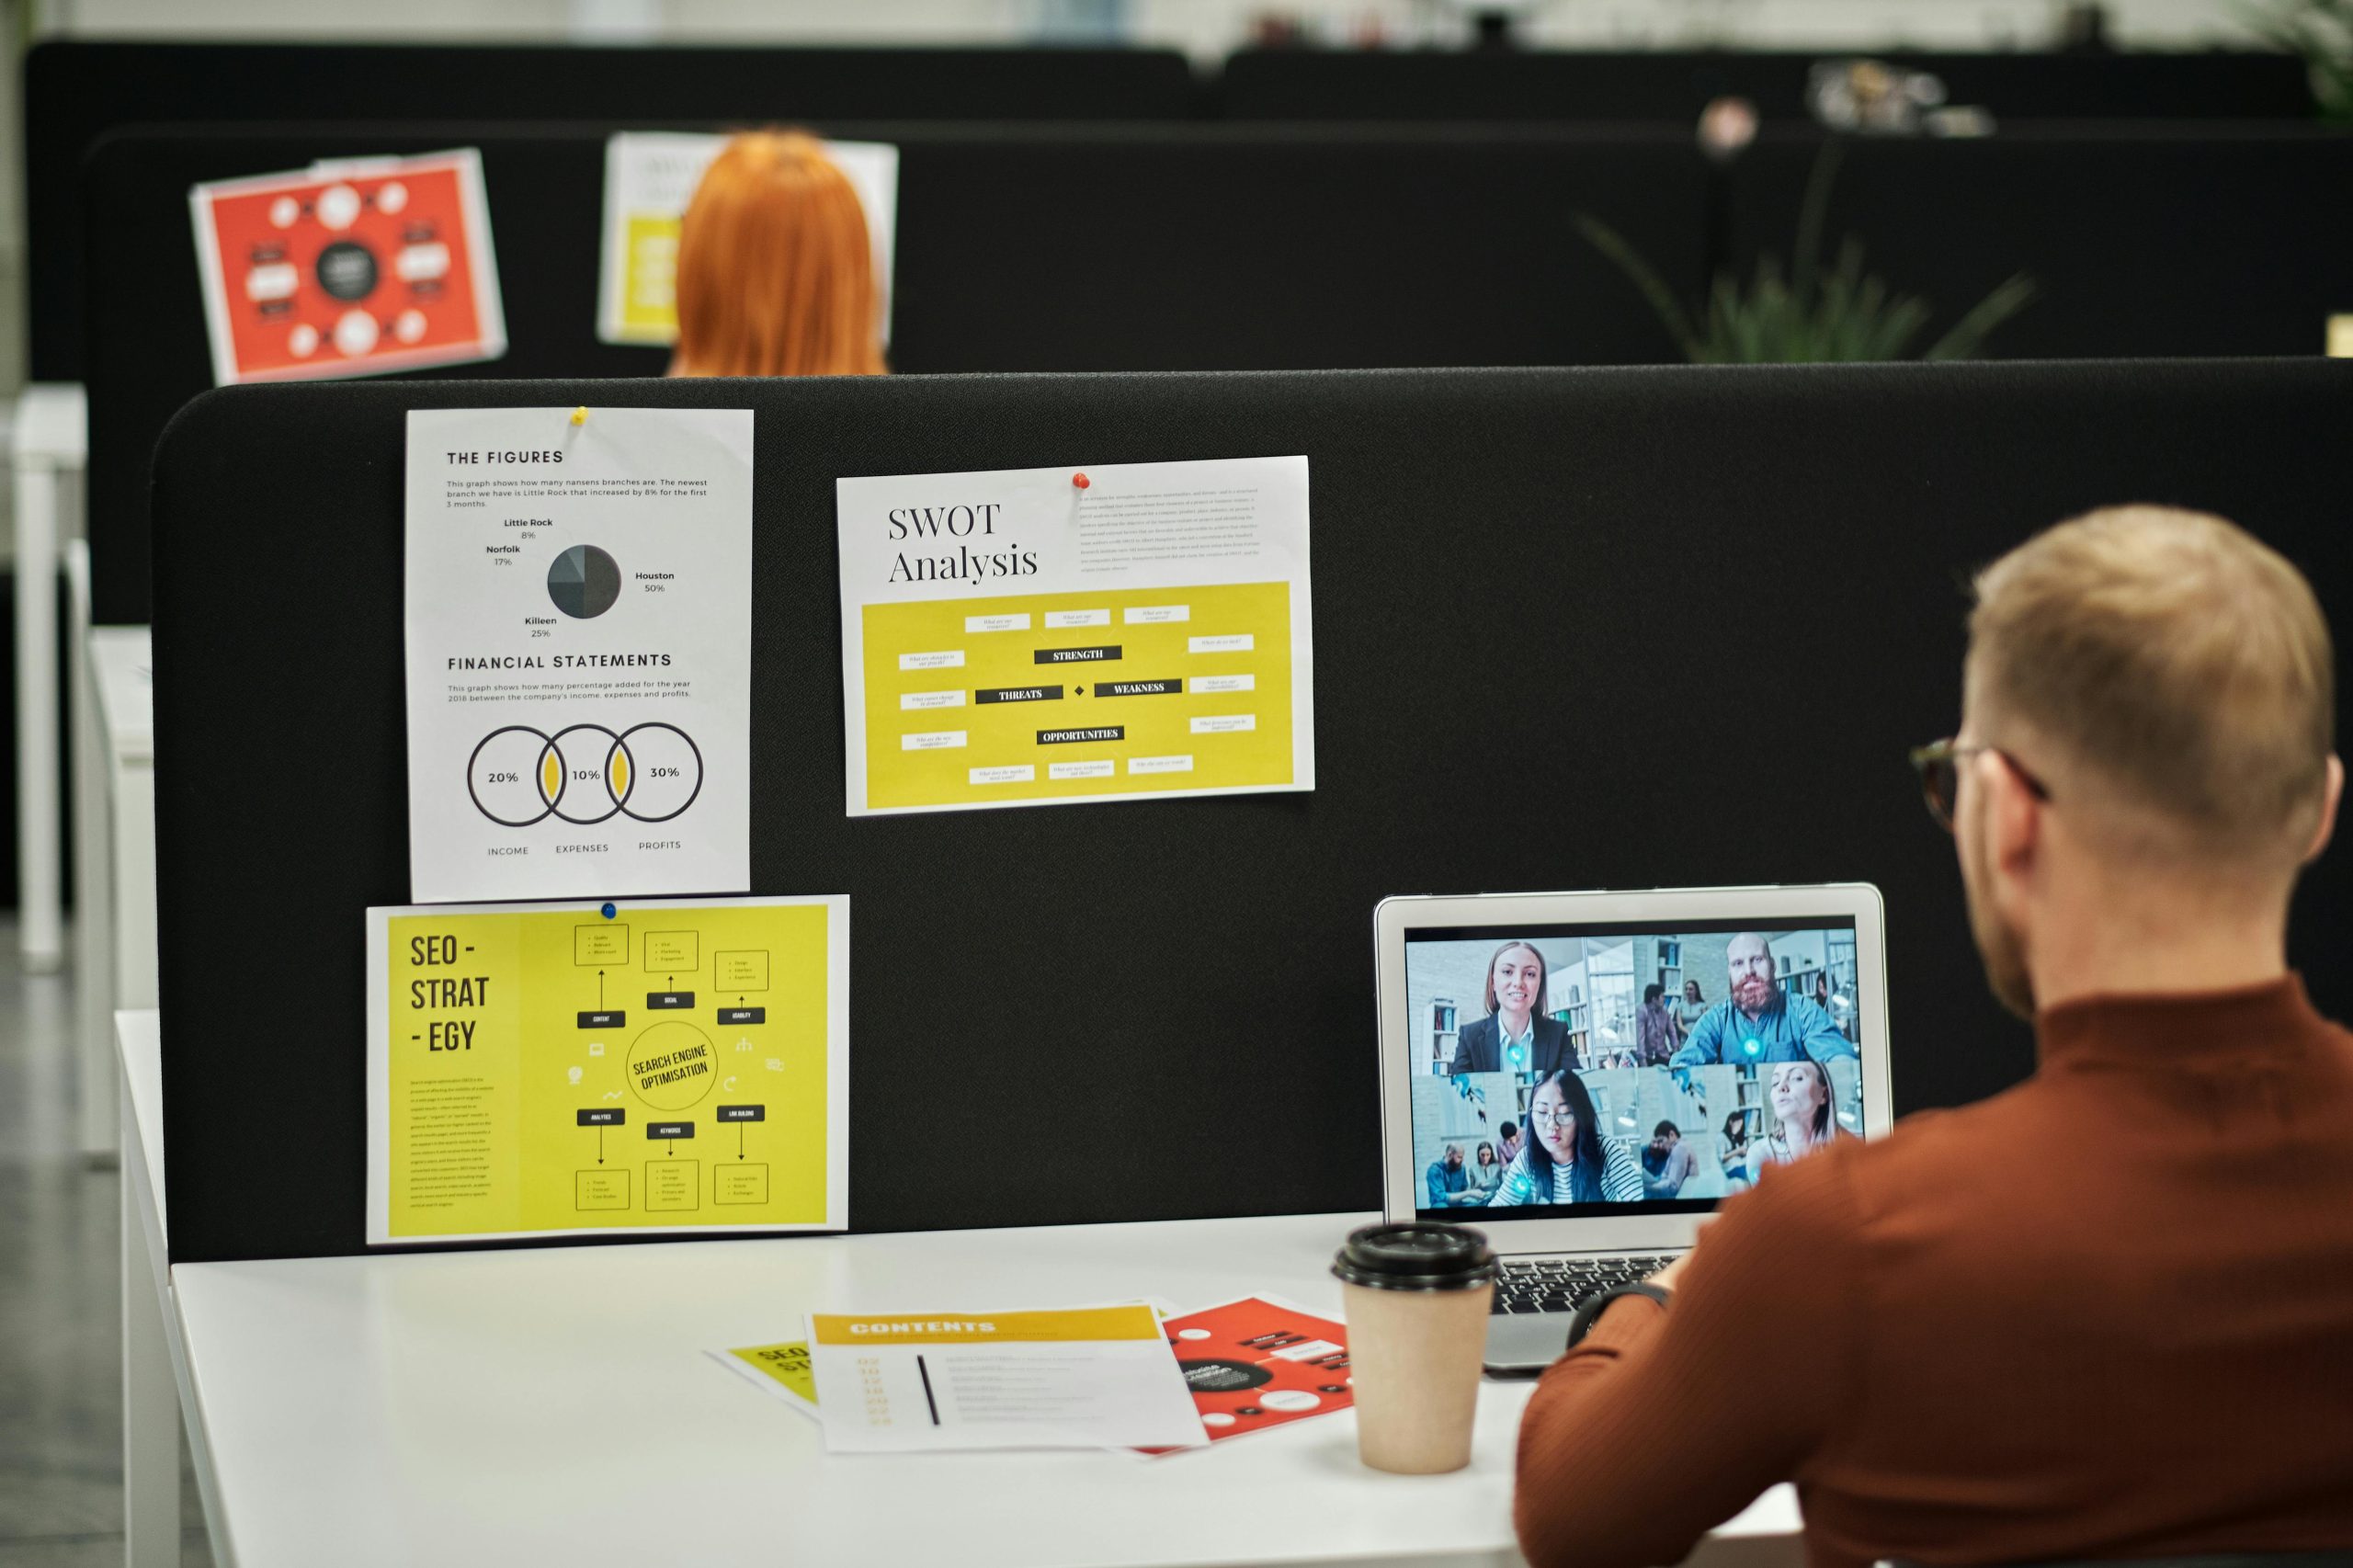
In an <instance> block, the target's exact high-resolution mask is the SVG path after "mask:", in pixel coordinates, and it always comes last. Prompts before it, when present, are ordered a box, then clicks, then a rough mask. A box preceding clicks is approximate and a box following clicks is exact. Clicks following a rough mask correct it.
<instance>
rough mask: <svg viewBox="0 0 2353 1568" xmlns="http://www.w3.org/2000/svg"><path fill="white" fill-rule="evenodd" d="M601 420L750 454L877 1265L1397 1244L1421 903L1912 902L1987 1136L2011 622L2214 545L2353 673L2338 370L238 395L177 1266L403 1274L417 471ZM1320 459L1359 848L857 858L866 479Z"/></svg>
mask: <svg viewBox="0 0 2353 1568" xmlns="http://www.w3.org/2000/svg"><path fill="white" fill-rule="evenodd" d="M577 403H586V404H588V405H589V406H590V407H591V409H592V411H593V410H594V409H595V408H596V407H598V406H614V405H627V404H649V405H660V406H674V407H703V408H750V409H752V410H754V411H755V414H756V421H757V444H756V462H757V472H756V495H755V540H756V542H755V559H754V562H753V604H754V610H755V621H756V630H755V633H754V646H753V654H752V660H753V668H752V677H753V679H752V689H753V692H754V694H755V695H754V707H753V713H752V748H753V776H752V778H751V781H750V782H751V790H752V831H753V836H752V890H751V891H753V892H761V893H794V892H847V893H848V894H849V895H850V896H851V899H852V901H853V905H852V907H853V929H854V932H855V939H854V947H853V952H852V955H851V985H852V995H851V1006H850V1017H851V1019H852V1036H851V1043H850V1060H851V1125H852V1144H851V1149H850V1171H851V1187H850V1218H851V1222H852V1226H853V1228H854V1229H858V1230H865V1231H877V1230H900V1229H915V1228H926V1227H964V1226H991V1225H1023V1224H1054V1223H1072V1222H1081V1221H1111V1220H1143V1219H1162V1218H1174V1217H1180V1216H1213V1215H1231V1214H1248V1213H1266V1212H1286V1211H1290V1212H1308V1211H1320V1210H1349V1209H1365V1208H1370V1207H1371V1206H1372V1205H1374V1204H1375V1203H1376V1202H1377V1201H1378V1199H1379V1197H1380V1187H1379V1176H1378V1164H1377V1162H1378V1157H1379V1150H1380V1134H1379V1128H1378V1105H1377V1092H1376V1084H1375V1043H1374V997H1373V954H1372V944H1371V940H1370V936H1371V921H1372V910H1373V906H1374V904H1375V903H1376V902H1377V901H1378V900H1379V899H1381V897H1383V896H1385V895H1387V894H1391V893H1399V892H1472V891H1500V890H1527V889H1558V888H1647V887H1653V886H1677V885H1723V884H1740V883H1770V882H1785V881H1834V880H1847V879H1862V880H1867V881H1872V882H1875V883H1877V884H1878V885H1879V886H1880V888H1881V890H1882V892H1883V893H1884V895H1885V899H1886V909H1887V937H1888V971H1889V973H1888V978H1889V983H1890V986H1891V993H1890V994H1891V997H1892V1006H1891V1028H1892V1032H1893V1076H1894V1086H1895V1095H1896V1100H1897V1106H1898V1108H1899V1110H1913V1109H1918V1108H1923V1107H1927V1106H1934V1105H1945V1104H1952V1103H1956V1102H1960V1101H1965V1100H1970V1099H1973V1098H1976V1097H1978V1096H1983V1095H1985V1094H1988V1093H1991V1092H1993V1091H1995V1090H1996V1089H1999V1088H2001V1087H2002V1086H2004V1085H2006V1084H2008V1083H2010V1082H2013V1081H2015V1080H2016V1079H2017V1078H2018V1077H2019V1076H2021V1075H2022V1074H2025V1073H2026V1072H2027V1071H2028V1070H2029V1067H2030V1065H2031V1062H2032V1045H2031V1041H2030V1037H2029V1033H2028V1031H2027V1028H2026V1027H2025V1026H2024V1025H2023V1024H2021V1023H2019V1022H2018V1021H2017V1020H2015V1019H2012V1018H2010V1017H2006V1016H2005V1015H2004V1014H2003V1013H2002V1012H2001V1011H2000V1010H1999V1009H1998V1008H1997V1007H1996V1006H1995V1004H1994V1003H1993V1001H1992V999H1991V997H1990V996H1989V994H1987V991H1986V989H1985V986H1984V981H1983V979H1982V977H1981V974H1980V971H1979V967H1978V963H1977V959H1976V956H1975V954H1974V952H1973V950H1972V947H1971V942H1970V937H1969V930H1968V926H1967V923H1966V921H1965V919H1964V917H1963V913H1962V905H1961V889H1960V883H1959V878H1958V875H1957V873H1956V870H1955V867H1954V863H1953V846H1952V842H1951V840H1950V839H1949V837H1947V836H1946V835H1945V834H1943V833H1942V832H1941V831H1940V830H1938V828H1937V827H1936V825H1935V824H1932V823H1931V822H1930V821H1929V820H1928V818H1927V814H1926V813H1925V812H1923V811H1922V810H1921V806H1920V801H1919V795H1918V790H1917V786H1916V783H1915V779H1914V778H1913V776H1912V774H1911V771H1910V769H1909V768H1908V767H1906V766H1905V763H1904V752H1905V749H1906V748H1907V747H1908V746H1909V745H1911V744H1915V743H1916V742H1919V741H1922V740H1925V739H1927V738H1928V737H1931V736H1934V735H1938V734H1942V733H1948V732H1949V731H1950V730H1951V729H1952V728H1953V726H1954V723H1955V722H1956V716H1957V714H1956V710H1957V705H1958V700H1959V688H1960V670H1959V661H1960V657H1961V647H1962V616H1963V613H1964V610H1965V608H1966V602H1967V601H1966V597H1965V584H1966V581H1967V577H1968V574H1969V573H1970V571H1971V570H1972V568H1973V567H1975V566H1976V565H1978V564H1979V563H1981V562H1985V561H1987V560H1989V559H1990V558H1992V557H1993V556H1995V555H1996V554H1997V553H1999V552H2000V551H2004V550H2006V549H2007V548H2009V547H2010V546H2012V545H2014V544H2016V543H2017V542H2018V541H2019V540H2023V539H2025V538H2026V537H2027V536H2028V535H2029V534H2030V533H2031V532H2032V531H2034V530H2035V529H2037V528H2040V527H2042V526H2044V525H2046V524H2048V523H2050V522H2052V521H2053V520H2055V519H2058V518H2060V517H2066V516H2068V515H2070V514H2073V513H2075V512H2078V511H2081V510H2083V509H2084V508H2086V507H2088V506H2096V505H2098V504H2100V503H2104V502H2111V501H2120V500H2151V501H2165V502H2176V503H2181V504H2185V505H2190V506H2203V507H2210V508H2212V509H2215V510H2218V511H2221V512H2222V513H2225V514H2227V515H2229V516H2232V517H2236V518H2238V519H2240V520H2241V521H2243V522H2244V523H2245V524H2246V525H2247V526H2248V527H2250V528H2253V529H2255V530H2256V532H2257V533H2258V534H2260V535H2261V536H2262V537H2264V538H2265V539H2267V540H2269V541H2271V542H2272V543H2273V544H2275V545H2276V546H2278V547H2279V549H2281V550H2282V551H2285V552H2286V553H2287V554H2288V555H2289V556H2290V558H2291V559H2292V560H2294V561H2295V562H2297V563H2298V564H2299V565H2300V566H2302V568H2303V570H2304V571H2305V572H2306V573H2307V574H2309V575H2310V577H2311V579H2312V581H2313V585H2314V586H2315V588H2316V589H2317V590H2318V592H2319V594H2320V596H2321V598H2322V600H2323V603H2324V605H2325V608H2327V609H2328V611H2329V612H2330V613H2331V614H2332V616H2333V617H2334V618H2335V620H2336V625H2337V626H2338V627H2339V628H2340V629H2342V628H2344V627H2347V626H2348V625H2353V535H2348V533H2347V529H2346V528H2345V527H2344V505H2343V486H2342V484H2341V483H2339V481H2338V477H2337V469H2338V460H2339V458H2340V457H2341V454H2342V450H2343V446H2344V433H2345V431H2346V430H2347V429H2348V428H2353V365H2346V364H2340V363H2334V362H2329V361H2324V360H2308V361H2296V362H2170V363H2166V362H2141V363H2130V364H2120V363H2079V364H2022V365H1984V366H1916V365H1911V366H1878V367H1856V368H1834V367H1813V368H1796V369H1583V370H1579V369H1551V370H1538V369H1488V370H1417V371H1371V372H1322V373H1314V372H1278V373H1269V374H1239V375H1238V374H1223V373H1220V374H1165V375H1009V376H972V377H939V378H933V377H903V378H891V379H868V380H826V381H734V382H725V381H698V382H682V381H580V380H571V381H536V382H526V381H472V382H446V381H445V382H374V383H338V384H328V385H317V386H275V387H251V388H236V389H231V390H228V391H224V392H215V393H211V394H208V395H207V396H205V397H203V398H201V399H199V400H198V401H197V402H196V403H194V404H192V405H191V406H190V407H189V408H188V409H187V410H186V411H185V412H184V413H183V414H181V415H179V417H178V418H177V419H176V421H175V422H174V423H173V425H172V426H171V427H170V429H169V430H168V431H167V432H166V433H165V437H164V439H163V442H162V444H161V446H160V448H159V449H158V452H157V456H156V460H155V492H154V499H155V523H156V532H155V565H156V585H157V593H156V602H155V610H156V618H155V644H154V646H155V682H156V684H155V700H156V717H155V733H156V757H157V772H158V778H159V780H160V781H161V784H160V788H159V790H158V796H157V803H156V829H157V840H158V892H159V897H160V909H159V916H160V929H161V958H162V971H161V982H162V1008H163V1015H162V1016H163V1028H164V1046H165V1062H164V1074H165V1085H164V1086H165V1099H164V1103H165V1120H166V1129H167V1143H166V1147H167V1150H168V1158H169V1168H168V1172H167V1181H168V1187H169V1196H170V1204H171V1214H172V1233H171V1236H172V1247H173V1250H174V1256H175V1257H176V1259H178V1260H181V1261H189V1260H199V1259H215V1258H229V1257H253V1256H290V1255H308V1254H324V1253H337V1252H351V1251H357V1250H359V1248H360V1245H361V1235H362V1231H361V1201H362V1179H363V1174H364V1142H365V1140H364V1124H363V1110H364V1106H365V1085H364V1082H363V1077H362V1067H361V1062H362V1045H363V1041H364V1039H365V1017H366V1014H365V1007H366V1005H367V1002H366V997H365V995H364V985H363V978H362V973H363V971H362V961H363V954H362V943H361V913H360V912H361V911H362V909H363V908H365V907H366V906H367V905H369V904H375V903H404V902H405V901H406V900H407V899H408V896H409V883H408V864H409V861H408V816H407V801H406V795H405V769H404V759H405V744H404V697H403V687H402V669H403V664H402V637H403V633H402V595H401V592H400V590H399V587H398V585H399V584H400V583H401V582H402V578H403V550H402V537H403V522H402V517H403V511H402V507H403V498H402V477H401V476H402V455H403V449H404V428H405V416H406V415H407V412H408V411H409V410H410V409H413V408H429V407H471V406H483V405H485V404H498V405H506V404H512V405H525V406H549V407H570V406H572V405H574V404H577ZM592 417H593V413H592ZM1294 453H1297V454H1304V455H1305V456H1306V457H1307V459H1308V461H1309V464H1310V471H1311V477H1310V485H1311V492H1312V499H1313V540H1314V543H1313V573H1314V591H1315V665H1316V668H1315V676H1316V680H1315V686H1316V696H1315V717H1314V724H1315V745H1316V754H1317V756H1316V762H1317V768H1316V773H1317V779H1316V788H1315V790H1313V792H1312V793H1301V794H1270V795H1253V796H1232V797H1222V798H1199V799H1188V800H1176V801H1149V802H1145V801H1136V802H1113V803H1104V804H1089V805H1078V806H1068V807H1053V808H1042V809H1029V810H1012V811H990V812H942V813H937V814H925V815H914V816H898V817H887V818H866V819H860V820H856V821H852V820H850V819H848V818H847V816H846V815H845V813H844V800H843V728H842V699H841V691H842V685H841V674H840V631H841V624H840V613H839V610H838V608H837V604H838V601H837V598H836V583H835V577H836V573H835V565H836V550H835V514H834V484H835V480H836V479H837V478H839V477H841V476H844V475H856V474H885V473H908V472H950V471H965V470H973V469H993V468H1003V467H1024V466H1032V465H1047V464H1053V465H1060V464H1065V463H1066V464H1069V465H1071V466H1072V467H1074V468H1080V467H1084V466H1086V465H1087V464H1090V463H1108V462H1147V461H1158V460H1177V459H1191V458H1208V457H1241V456H1251V455H1282V454H1294ZM2348 937H2353V881H2349V880H2348V878H2347V874H2346V871H2345V869H2344V863H2343V856H2342V853H2341V852H2340V853H2339V854H2337V855H2336V856H2333V857H2332V858H2328V859H2325V860H2324V861H2323V862H2321V864H2319V865H2318V866H2317V867H2315V868H2314V869H2313V871H2312V872H2311V873H2310V874H2309V875H2308V877H2307V879H2306V881H2305V885H2304V887H2303V890H2302V894H2301V896H2300V898H2299V900H2298V903H2297V909H2296V924H2295V928H2294V937H2293V943H2292V957H2293V959H2294V960H2295V961H2296V962H2298V963H2299V964H2300V965H2301V966H2302V968H2303V969H2304V971H2305V973H2306V976H2307V979H2308V981H2309V983H2310V985H2311V987H2312V991H2313V996H2314V999H2315V1000H2316V1001H2317V1002H2318V1004H2319V1005H2320V1006H2322V1008H2323V1009H2325V1010H2326V1011H2329V1012H2332V1013H2335V1014H2337V1015H2339V1016H2342V1015H2344V1014H2345V1013H2346V1012H2347V1010H2348V1009H2353V976H2348V974H2347V972H2346V971H2345V969H2344V966H2343V965H2342V964H2340V963H2338V962H2336V954H2337V953H2339V952H2340V951H2341V949H2342V948H2343V947H2344V944H2345V942H2346V941H2347V938H2348ZM1709 991H1710V994H1716V991H1715V987H1714V986H1712V985H1711V986H1710V987H1709Z"/></svg>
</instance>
